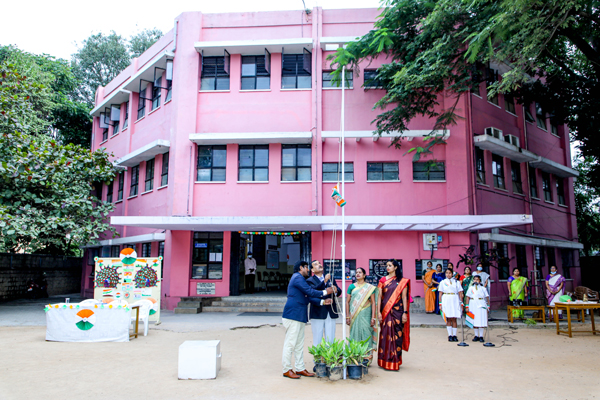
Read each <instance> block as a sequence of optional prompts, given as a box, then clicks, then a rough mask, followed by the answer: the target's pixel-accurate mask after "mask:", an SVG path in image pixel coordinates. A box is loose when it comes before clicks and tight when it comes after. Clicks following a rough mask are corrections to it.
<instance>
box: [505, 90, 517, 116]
mask: <svg viewBox="0 0 600 400" xmlns="http://www.w3.org/2000/svg"><path fill="white" fill-rule="evenodd" d="M504 109H505V110H506V111H508V112H509V113H511V114H515V115H516V114H517V113H516V111H515V98H514V96H513V95H512V94H511V93H505V94H504Z"/></svg>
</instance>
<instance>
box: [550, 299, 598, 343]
mask: <svg viewBox="0 0 600 400" xmlns="http://www.w3.org/2000/svg"><path fill="white" fill-rule="evenodd" d="M599 309H600V303H596V302H592V301H585V302H584V301H580V300H577V301H569V302H565V303H559V302H557V303H554V323H556V334H557V335H560V334H561V333H566V334H568V335H569V337H573V332H576V333H578V332H586V333H587V332H591V333H593V334H594V335H595V334H596V333H598V332H600V331H597V330H596V322H595V321H594V311H595V310H599ZM559 310H565V311H566V313H567V330H566V331H564V330H561V329H560V326H559V323H558V311H559ZM584 310H590V319H591V322H592V330H576V331H573V330H572V329H571V311H574V312H578V311H580V312H582V318H581V319H582V320H583V321H582V322H585V317H584V316H583V311H584Z"/></svg>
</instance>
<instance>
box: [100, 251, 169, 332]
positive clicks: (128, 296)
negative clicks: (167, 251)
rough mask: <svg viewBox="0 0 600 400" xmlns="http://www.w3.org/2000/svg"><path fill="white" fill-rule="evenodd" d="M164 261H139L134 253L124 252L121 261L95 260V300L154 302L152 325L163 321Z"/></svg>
mask: <svg viewBox="0 0 600 400" xmlns="http://www.w3.org/2000/svg"><path fill="white" fill-rule="evenodd" d="M162 260H163V258H162V257H148V258H138V257H137V253H136V252H135V250H133V249H123V251H121V254H120V257H119V258H111V257H96V258H94V261H95V267H94V299H96V300H101V301H104V302H111V301H113V300H125V301H127V302H128V303H129V304H133V303H135V302H136V301H138V300H149V301H151V302H152V308H151V309H150V318H149V319H150V321H158V320H159V319H160V286H161V285H160V284H161V279H160V276H161V269H162Z"/></svg>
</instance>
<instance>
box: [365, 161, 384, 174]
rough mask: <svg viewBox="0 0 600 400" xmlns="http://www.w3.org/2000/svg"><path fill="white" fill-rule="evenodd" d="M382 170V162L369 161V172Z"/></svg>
mask: <svg viewBox="0 0 600 400" xmlns="http://www.w3.org/2000/svg"><path fill="white" fill-rule="evenodd" d="M382 170H383V166H382V165H381V163H367V172H377V171H382Z"/></svg>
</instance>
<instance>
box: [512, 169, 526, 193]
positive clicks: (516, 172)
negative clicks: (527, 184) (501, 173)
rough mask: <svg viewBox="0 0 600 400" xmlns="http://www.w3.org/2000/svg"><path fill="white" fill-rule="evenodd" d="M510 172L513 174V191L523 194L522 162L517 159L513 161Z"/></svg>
mask: <svg viewBox="0 0 600 400" xmlns="http://www.w3.org/2000/svg"><path fill="white" fill-rule="evenodd" d="M510 172H511V175H512V185H513V193H518V194H523V181H522V180H521V164H519V163H518V162H515V161H511V162H510Z"/></svg>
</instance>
